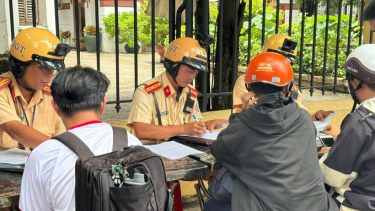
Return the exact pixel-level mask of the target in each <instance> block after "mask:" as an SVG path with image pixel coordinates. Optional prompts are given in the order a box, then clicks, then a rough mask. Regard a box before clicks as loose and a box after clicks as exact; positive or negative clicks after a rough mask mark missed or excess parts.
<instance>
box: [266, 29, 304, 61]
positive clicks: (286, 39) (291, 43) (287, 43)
mask: <svg viewBox="0 0 375 211" xmlns="http://www.w3.org/2000/svg"><path fill="white" fill-rule="evenodd" d="M296 47H297V41H295V40H293V39H292V38H291V37H290V36H288V35H285V34H274V35H272V36H271V37H269V38H268V39H267V40H266V42H265V43H264V45H263V47H262V51H261V52H262V53H265V52H275V53H278V54H281V55H283V56H285V57H286V58H287V59H288V60H289V61H290V63H291V64H292V65H293V64H294V63H295V60H296V58H297V48H296Z"/></svg>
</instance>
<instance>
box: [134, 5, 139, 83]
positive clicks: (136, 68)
mask: <svg viewBox="0 0 375 211" xmlns="http://www.w3.org/2000/svg"><path fill="white" fill-rule="evenodd" d="M137 9H138V7H137V0H133V15H134V35H133V36H134V89H135V88H137V86H138V36H137V35H138V20H137V19H138V13H137Z"/></svg>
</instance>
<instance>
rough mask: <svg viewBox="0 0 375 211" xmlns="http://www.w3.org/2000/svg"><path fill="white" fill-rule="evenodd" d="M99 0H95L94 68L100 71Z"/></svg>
mask: <svg viewBox="0 0 375 211" xmlns="http://www.w3.org/2000/svg"><path fill="white" fill-rule="evenodd" d="M99 27H100V26H99V0H95V28H96V69H97V70H98V71H99V72H100V31H99Z"/></svg>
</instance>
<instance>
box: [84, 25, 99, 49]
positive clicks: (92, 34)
mask: <svg viewBox="0 0 375 211" xmlns="http://www.w3.org/2000/svg"><path fill="white" fill-rule="evenodd" d="M101 32H102V28H101V27H99V40H100V39H101ZM83 33H84V34H85V36H84V39H85V43H86V48H87V51H88V52H89V53H95V52H96V27H95V26H94V25H88V26H85V27H84V28H83Z"/></svg>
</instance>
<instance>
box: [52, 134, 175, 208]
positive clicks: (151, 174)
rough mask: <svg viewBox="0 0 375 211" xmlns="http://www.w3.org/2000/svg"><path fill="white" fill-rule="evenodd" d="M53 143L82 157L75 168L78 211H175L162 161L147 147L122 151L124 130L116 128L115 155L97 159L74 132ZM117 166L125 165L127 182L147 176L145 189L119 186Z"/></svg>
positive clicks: (125, 141) (126, 139)
mask: <svg viewBox="0 0 375 211" xmlns="http://www.w3.org/2000/svg"><path fill="white" fill-rule="evenodd" d="M53 139H56V140H58V141H60V142H61V143H63V144H65V145H66V146H67V147H68V148H69V149H71V150H72V151H73V152H75V153H76V154H77V155H78V156H79V158H78V159H77V161H76V166H75V182H76V186H75V200H76V210H77V211H86V210H87V211H117V210H121V211H123V210H129V211H130V210H137V211H169V210H172V206H173V202H172V198H171V196H170V192H169V190H168V188H167V185H166V177H165V171H164V164H163V162H162V160H161V158H160V157H159V156H157V155H156V154H154V153H153V152H151V151H150V150H149V149H147V148H144V147H143V146H130V147H127V148H121V147H126V146H127V145H128V143H127V142H128V138H127V131H126V130H125V129H124V128H116V127H113V150H114V152H111V153H107V154H103V155H99V156H95V155H94V154H93V153H92V151H91V150H90V149H89V148H88V147H87V145H86V144H85V143H84V142H82V141H81V140H80V139H79V138H78V137H77V136H76V135H74V134H73V133H71V132H65V133H63V134H61V135H59V136H56V137H54V138H53ZM115 150H118V151H115ZM116 162H117V163H116ZM115 163H116V165H113V164H115ZM117 164H121V165H123V166H122V168H121V169H122V170H121V172H124V173H125V172H126V173H128V174H127V178H133V177H134V173H141V174H144V175H145V176H144V177H145V182H144V183H143V184H141V185H139V184H138V183H137V185H131V184H130V185H129V184H123V185H122V186H121V187H119V185H115V183H114V179H113V178H114V177H115V176H113V175H114V173H113V172H114V170H113V168H114V166H118V165H117ZM118 169H119V168H117V169H116V170H118ZM123 181H125V179H124V180H123Z"/></svg>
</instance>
